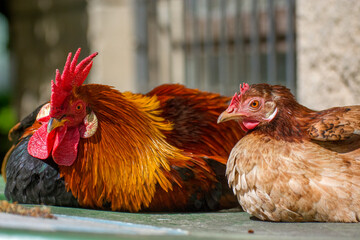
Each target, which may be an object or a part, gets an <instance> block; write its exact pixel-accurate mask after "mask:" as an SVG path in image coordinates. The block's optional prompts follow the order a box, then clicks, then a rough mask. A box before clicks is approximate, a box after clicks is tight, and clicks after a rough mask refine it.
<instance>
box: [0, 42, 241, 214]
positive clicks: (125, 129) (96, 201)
mask: <svg viewBox="0 0 360 240" xmlns="http://www.w3.org/2000/svg"><path fill="white" fill-rule="evenodd" d="M79 54H80V49H79V50H78V51H77V52H76V54H75V56H74V59H73V60H72V61H71V53H70V54H69V56H68V58H67V62H66V64H65V67H64V71H63V73H62V74H60V72H59V71H58V70H57V72H56V81H55V82H52V92H51V101H50V103H47V104H45V105H43V106H40V107H39V108H38V109H37V110H35V112H33V113H32V114H31V115H29V116H28V117H27V118H26V119H24V120H23V121H22V122H20V123H19V124H17V125H16V126H15V127H14V128H13V130H12V131H11V132H10V134H9V136H10V138H11V139H12V140H13V141H14V143H15V144H14V146H13V148H12V149H11V150H10V151H9V153H8V154H7V157H6V159H5V161H4V162H5V164H4V167H3V168H4V169H3V170H5V168H6V178H7V183H6V189H5V195H6V197H7V198H8V199H10V200H13V201H18V202H20V203H43V204H51V205H61V206H78V205H79V206H81V207H87V208H96V209H111V210H116V211H131V212H137V211H140V210H142V211H197V210H201V211H204V210H217V209H221V208H229V207H234V206H236V205H237V201H236V198H235V197H234V196H233V194H232V193H231V190H230V189H229V188H228V185H227V180H226V177H225V164H226V161H227V158H228V155H229V153H230V151H231V149H232V146H233V145H234V144H235V143H236V142H237V140H238V139H239V138H241V137H242V136H243V131H242V130H241V129H240V128H237V124H236V123H234V124H235V125H232V124H228V125H225V126H219V125H217V124H216V119H217V116H218V115H219V114H220V113H221V112H222V111H224V110H225V109H226V107H227V103H228V101H230V98H227V97H222V96H220V95H218V94H213V93H208V92H201V91H199V90H194V89H188V88H186V87H184V86H182V85H176V84H174V85H162V86H159V87H157V88H155V89H153V90H152V91H151V92H149V93H148V94H146V95H143V94H133V93H130V92H123V93H121V92H119V91H117V90H115V89H113V88H111V87H109V86H105V85H98V84H83V82H84V80H85V78H86V77H87V74H88V73H89V71H90V68H91V66H92V59H93V58H94V57H95V56H96V54H97V53H95V54H92V55H90V56H89V57H87V58H86V59H84V60H83V61H82V62H81V63H79V64H78V65H76V64H77V60H78V57H79ZM224 139H225V140H226V143H224V141H223V140H224Z"/></svg>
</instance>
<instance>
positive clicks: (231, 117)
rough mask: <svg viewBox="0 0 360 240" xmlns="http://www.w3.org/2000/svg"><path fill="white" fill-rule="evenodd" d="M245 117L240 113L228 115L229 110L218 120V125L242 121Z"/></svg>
mask: <svg viewBox="0 0 360 240" xmlns="http://www.w3.org/2000/svg"><path fill="white" fill-rule="evenodd" d="M242 117H243V115H242V114H239V113H233V112H231V113H228V111H227V110H225V111H223V112H222V113H221V114H220V116H219V118H218V120H217V123H222V122H226V121H229V120H234V119H240V118H242Z"/></svg>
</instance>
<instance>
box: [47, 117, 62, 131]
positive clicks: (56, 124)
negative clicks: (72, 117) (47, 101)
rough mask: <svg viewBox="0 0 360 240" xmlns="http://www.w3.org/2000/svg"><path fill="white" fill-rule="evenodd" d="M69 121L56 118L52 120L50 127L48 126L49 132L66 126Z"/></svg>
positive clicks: (49, 123)
mask: <svg viewBox="0 0 360 240" xmlns="http://www.w3.org/2000/svg"><path fill="white" fill-rule="evenodd" d="M66 121H67V119H60V120H59V119H56V118H50V120H49V122H48V125H47V132H48V133H50V132H51V131H52V130H54V129H55V128H58V127H61V126H64V123H65V122H66Z"/></svg>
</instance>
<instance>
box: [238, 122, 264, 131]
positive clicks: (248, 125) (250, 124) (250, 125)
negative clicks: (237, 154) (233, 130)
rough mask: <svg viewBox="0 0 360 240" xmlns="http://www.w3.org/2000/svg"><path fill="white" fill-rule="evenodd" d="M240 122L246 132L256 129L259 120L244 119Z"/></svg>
mask: <svg viewBox="0 0 360 240" xmlns="http://www.w3.org/2000/svg"><path fill="white" fill-rule="evenodd" d="M239 123H240V127H241V128H242V130H244V131H245V132H247V131H249V130H251V129H254V128H255V127H256V126H257V125H259V123H260V122H259V121H254V120H244V121H242V122H239Z"/></svg>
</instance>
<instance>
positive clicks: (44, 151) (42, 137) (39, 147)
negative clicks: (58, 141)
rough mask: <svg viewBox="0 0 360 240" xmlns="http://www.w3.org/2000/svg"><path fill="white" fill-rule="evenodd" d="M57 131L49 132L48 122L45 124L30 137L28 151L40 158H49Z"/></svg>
mask: <svg viewBox="0 0 360 240" xmlns="http://www.w3.org/2000/svg"><path fill="white" fill-rule="evenodd" d="M54 140H55V133H54V132H51V133H48V132H47V124H43V125H42V126H41V127H40V128H39V129H38V130H37V131H36V132H35V133H34V134H33V135H32V136H31V138H30V140H29V143H28V152H29V154H30V155H31V156H33V157H35V158H39V159H47V158H48V157H49V156H50V153H51V150H52V147H53V145H54Z"/></svg>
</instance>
